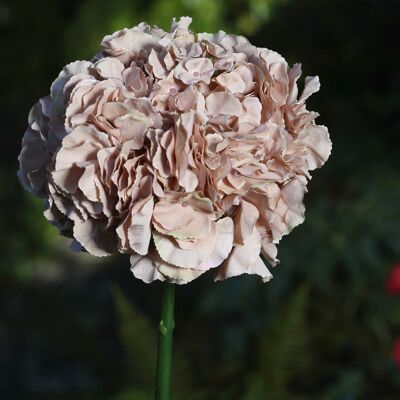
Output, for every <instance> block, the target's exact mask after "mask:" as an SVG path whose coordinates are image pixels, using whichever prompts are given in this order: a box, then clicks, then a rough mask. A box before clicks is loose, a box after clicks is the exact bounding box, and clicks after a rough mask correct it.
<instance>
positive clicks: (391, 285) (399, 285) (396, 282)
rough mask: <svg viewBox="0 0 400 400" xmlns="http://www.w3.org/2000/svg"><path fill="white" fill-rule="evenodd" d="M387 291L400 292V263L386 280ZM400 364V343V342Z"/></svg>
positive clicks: (393, 268)
mask: <svg viewBox="0 0 400 400" xmlns="http://www.w3.org/2000/svg"><path fill="white" fill-rule="evenodd" d="M385 288H386V291H387V292H388V293H390V294H393V295H396V294H400V263H397V264H395V265H394V266H393V267H392V269H391V271H390V272H389V276H388V277H387V279H386V282H385ZM398 352H399V364H400V344H399V350H398Z"/></svg>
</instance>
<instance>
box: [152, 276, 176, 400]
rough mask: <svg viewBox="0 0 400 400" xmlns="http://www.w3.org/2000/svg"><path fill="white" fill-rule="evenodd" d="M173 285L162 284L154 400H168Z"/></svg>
mask: <svg viewBox="0 0 400 400" xmlns="http://www.w3.org/2000/svg"><path fill="white" fill-rule="evenodd" d="M174 301H175V285H174V284H173V283H169V282H166V283H165V284H164V290H163V298H162V304H161V318H160V325H159V328H158V329H159V332H158V353H157V379H156V400H169V396H170V381H171V361H172V333H173V330H174Z"/></svg>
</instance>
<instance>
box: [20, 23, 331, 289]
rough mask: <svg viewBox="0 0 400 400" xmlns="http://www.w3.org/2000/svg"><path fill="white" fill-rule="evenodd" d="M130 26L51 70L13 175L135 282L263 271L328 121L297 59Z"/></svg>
mask: <svg viewBox="0 0 400 400" xmlns="http://www.w3.org/2000/svg"><path fill="white" fill-rule="evenodd" d="M190 22H191V19H190V18H188V17H182V18H181V19H179V20H178V21H176V20H174V21H173V22H172V26H171V29H170V31H169V32H165V31H164V30H162V29H160V28H158V27H151V26H149V25H147V24H146V23H141V24H139V25H138V26H136V27H134V28H132V29H123V30H121V31H118V32H115V33H114V34H112V35H109V36H106V37H105V38H104V39H103V41H102V43H101V47H102V49H101V52H100V53H99V54H97V55H96V56H95V57H94V58H93V59H92V61H76V62H73V63H71V64H69V65H67V66H65V67H64V68H63V70H62V71H61V73H60V75H59V76H58V78H57V79H56V80H55V81H54V82H53V84H52V86H51V90H50V94H49V95H48V96H46V97H44V98H42V99H40V100H39V102H38V103H36V104H35V105H34V106H33V108H32V110H31V111H30V114H29V125H28V129H27V131H26V133H25V135H24V138H23V142H22V150H21V154H20V156H19V161H20V170H19V177H20V180H21V182H22V184H23V185H24V187H25V188H26V189H28V190H29V191H31V192H32V193H33V194H35V195H36V196H39V197H41V198H43V199H44V202H45V216H46V218H47V219H48V220H49V221H50V222H52V223H53V224H54V225H56V226H57V227H58V228H59V230H60V232H61V233H62V234H63V235H66V236H68V237H71V238H72V239H73V243H72V247H73V248H75V249H84V250H86V251H87V252H89V253H90V254H93V255H95V256H100V257H101V256H107V255H110V254H113V253H116V252H122V253H125V254H128V255H130V260H131V265H132V266H131V270H132V272H133V274H134V275H135V276H136V277H137V278H140V279H142V280H143V281H145V282H151V281H153V280H168V281H171V282H175V283H187V282H189V281H191V280H193V279H195V278H197V277H199V276H200V275H202V274H203V273H205V272H206V271H208V270H211V269H213V270H215V276H216V279H217V280H221V279H225V278H228V277H232V276H237V275H241V274H243V273H246V274H256V275H259V276H260V277H261V278H262V279H263V280H264V281H268V280H269V279H270V278H271V273H270V272H269V270H268V269H267V267H266V266H265V264H264V262H263V260H262V259H261V257H260V254H262V255H263V256H264V258H265V259H266V260H267V261H268V262H269V263H270V264H271V265H272V266H274V265H276V264H277V262H278V260H277V258H276V256H277V248H276V244H277V243H278V242H279V241H280V239H281V238H282V236H283V235H286V234H288V233H289V232H290V231H291V230H292V229H293V228H294V227H295V226H297V225H299V224H300V223H301V222H302V221H303V220H304V204H303V196H304V194H305V192H306V191H307V182H308V180H309V179H310V178H311V176H310V171H312V170H314V169H316V168H319V167H321V166H322V165H323V164H324V163H325V161H326V160H327V159H328V157H329V154H330V151H331V142H330V139H329V134H328V130H327V129H326V127H324V126H320V125H317V124H316V123H315V118H316V117H317V116H318V114H317V113H315V112H311V111H308V110H307V109H306V100H307V99H308V97H309V96H310V95H311V94H313V93H314V92H316V91H318V90H319V86H320V85H319V80H318V77H307V78H306V79H305V85H304V89H303V91H302V92H301V94H299V93H298V88H297V80H298V79H299V77H300V75H301V67H300V65H299V64H295V65H294V66H293V67H289V66H288V64H287V62H286V61H285V59H284V58H283V57H282V56H280V55H279V54H278V53H276V52H274V51H271V50H267V49H265V48H257V47H255V46H253V45H252V44H251V43H250V42H249V41H248V40H247V39H246V38H244V37H242V36H236V35H230V34H226V33H225V32H223V31H219V32H218V33H215V34H209V33H199V34H194V33H192V32H191V31H190V30H189V24H190Z"/></svg>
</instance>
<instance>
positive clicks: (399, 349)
mask: <svg viewBox="0 0 400 400" xmlns="http://www.w3.org/2000/svg"><path fill="white" fill-rule="evenodd" d="M393 360H394V362H395V364H396V366H397V367H398V368H400V337H398V338H397V339H396V340H395V342H394V346H393Z"/></svg>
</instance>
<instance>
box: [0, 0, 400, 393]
mask: <svg viewBox="0 0 400 400" xmlns="http://www.w3.org/2000/svg"><path fill="white" fill-rule="evenodd" d="M180 15H190V16H192V17H193V29H194V30H196V31H216V30H218V29H224V30H226V31H229V32H234V33H240V34H244V35H246V36H248V37H249V38H250V40H251V41H252V42H253V43H254V44H256V45H258V46H263V47H268V48H273V49H275V50H277V51H279V52H280V53H281V54H283V55H284V56H285V57H286V58H287V59H288V61H289V62H290V63H294V62H298V61H301V62H302V64H303V70H304V72H305V75H314V74H318V75H319V76H320V78H321V82H322V89H321V92H320V93H319V94H317V95H315V96H313V98H312V99H311V106H310V107H311V109H316V110H318V111H319V112H320V113H321V117H320V123H322V124H325V125H327V126H328V127H329V129H330V132H331V136H332V140H333V143H334V150H333V154H332V157H331V159H330V160H329V162H328V163H327V165H326V166H325V167H324V168H323V169H322V170H321V171H318V172H317V173H316V174H315V177H314V178H313V180H312V182H311V183H310V187H309V189H310V192H309V194H308V195H307V196H306V206H307V213H306V221H305V223H304V224H303V225H302V226H300V227H298V228H296V230H295V231H294V232H293V233H292V234H291V235H290V236H288V237H287V238H285V239H284V240H283V241H282V243H281V245H280V248H279V251H280V259H281V264H280V266H278V267H277V268H276V269H275V270H274V271H273V272H274V279H273V280H272V282H271V283H269V284H267V285H263V284H262V283H260V282H259V281H258V280H257V279H253V278H251V277H248V278H240V279H231V280H229V281H226V282H224V283H218V284H214V283H213V282H212V280H211V277H205V278H201V279H199V280H197V281H196V282H194V283H193V284H191V285H190V286H187V287H182V288H179V290H178V291H177V292H178V293H177V310H176V323H177V328H176V337H175V358H174V363H175V364H174V377H173V380H174V383H173V386H174V396H173V399H174V400H181V399H182V400H183V399H191V400H192V399H193V400H197V399H198V400H203V399H205V400H209V399H210V400H211V399H212V400H314V399H315V400H353V399H354V400H356V399H362V400H364V399H367V400H395V399H398V398H399V397H400V370H399V369H398V368H396V366H395V364H394V362H393V357H392V348H393V342H394V340H395V338H396V337H397V336H400V312H399V311H400V297H398V298H396V297H392V296H389V295H388V294H387V293H386V292H385V289H384V281H385V278H386V276H387V274H388V271H389V270H390V267H391V266H392V265H393V264H394V263H395V262H398V261H399V260H400V229H399V222H400V208H399V202H400V172H399V159H400V158H399V146H400V141H399V136H400V119H399V103H400V95H399V93H400V69H399V65H400V55H399V54H400V52H399V45H398V38H399V37H400V31H399V26H400V2H399V1H397V0H354V1H352V2H349V1H347V0H301V1H295V0H243V1H241V0H232V1H230V2H229V3H227V2H225V1H223V0H192V1H190V0H171V1H168V0H148V1H146V2H144V1H139V0H129V1H128V0H113V1H106V0H81V1H77V0H68V1H66V0H59V1H54V0H37V1H35V2H34V3H32V2H31V1H28V0H19V1H7V0H6V1H5V2H4V1H3V2H2V3H0V41H1V53H2V54H1V60H2V61H1V63H0V79H1V86H0V87H1V89H2V95H1V96H0V116H1V124H0V137H1V146H0V151H1V159H0V182H1V183H2V185H1V190H0V394H1V396H0V397H1V398H4V399H7V400H8V399H12V400H14V399H16V400H19V399H21V400H30V399H32V400H33V399H35V400H36V399H38V400H64V399H83V400H85V399H87V400H91V399H103V400H136V399H140V400H142V399H143V400H146V399H151V398H152V395H153V381H154V362H155V354H156V336H155V335H156V326H157V318H158V312H159V303H160V290H161V286H160V285H158V284H154V285H144V284H142V283H140V282H137V281H135V280H134V279H133V277H132V276H131V274H130V272H129V262H128V260H127V259H126V258H124V257H112V258H109V259H106V260H101V261H99V260H97V259H95V260H93V259H91V258H90V257H87V256H84V255H82V256H75V255H72V254H70V253H69V251H68V243H66V242H65V241H63V240H62V239H60V238H59V237H58V236H57V234H56V232H55V230H54V229H53V228H52V227H50V226H49V225H48V224H47V223H46V222H45V221H44V218H43V216H42V214H41V204H40V203H38V202H37V201H36V200H35V199H33V198H32V197H31V196H30V195H28V194H26V193H24V192H23V190H22V189H21V188H20V186H19V184H18V182H17V179H16V175H15V172H16V169H17V160H16V158H17V155H18V153H19V148H20V140H21V138H22V134H23V132H24V129H25V126H26V118H27V114H28V110H29V108H30V106H31V105H32V103H33V102H34V101H36V99H37V98H38V97H40V96H43V95H45V94H46V93H47V92H48V88H49V86H50V83H51V82H52V80H53V79H54V78H55V76H56V75H57V74H58V71H59V70H60V69H61V67H62V66H63V65H64V64H65V63H67V62H69V61H70V60H73V59H88V58H90V57H91V55H92V54H94V53H95V52H96V51H97V49H98V43H99V42H100V40H101V38H102V37H103V36H104V35H105V34H107V33H111V32H113V31H115V30H117V29H120V28H122V27H125V26H128V27H129V26H133V25H135V24H137V23H138V22H140V21H142V20H147V21H148V22H150V23H153V24H158V25H160V26H162V27H164V28H167V27H168V25H169V23H170V20H171V18H172V17H173V16H180Z"/></svg>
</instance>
